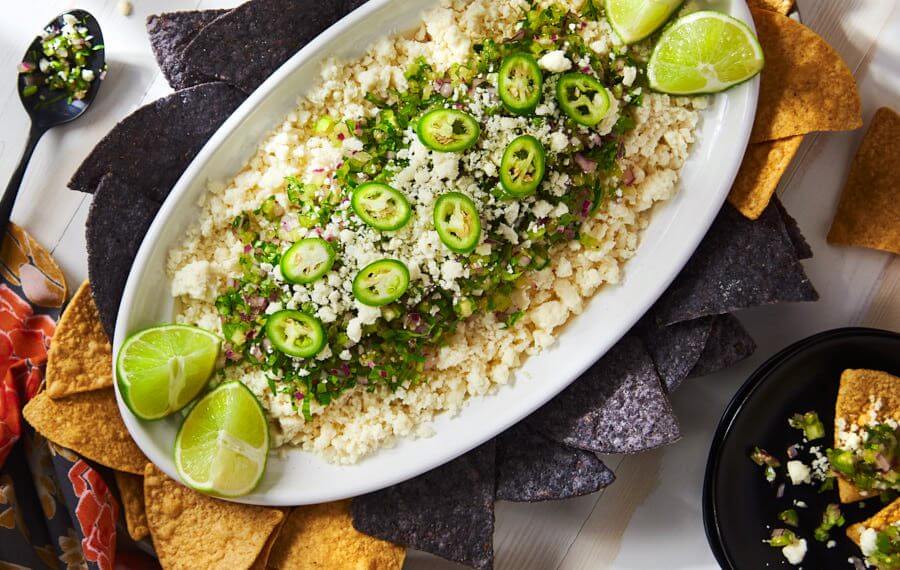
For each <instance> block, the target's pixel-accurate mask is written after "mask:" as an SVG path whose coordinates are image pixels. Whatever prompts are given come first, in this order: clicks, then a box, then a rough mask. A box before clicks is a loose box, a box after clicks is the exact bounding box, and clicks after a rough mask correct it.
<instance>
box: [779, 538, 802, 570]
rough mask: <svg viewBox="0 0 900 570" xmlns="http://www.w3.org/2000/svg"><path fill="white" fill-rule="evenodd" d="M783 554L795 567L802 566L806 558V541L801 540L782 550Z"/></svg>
mask: <svg viewBox="0 0 900 570" xmlns="http://www.w3.org/2000/svg"><path fill="white" fill-rule="evenodd" d="M781 553H782V554H784V557H785V558H787V561H788V562H790V563H791V564H793V565H794V566H796V565H798V564H800V563H801V562H803V559H804V558H806V539H805V538H801V539H800V540H798V541H797V542H796V543H794V544H789V545H787V546H785V547H784V548H782V549H781Z"/></svg>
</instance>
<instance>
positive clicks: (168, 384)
mask: <svg viewBox="0 0 900 570" xmlns="http://www.w3.org/2000/svg"><path fill="white" fill-rule="evenodd" d="M221 344H222V340H221V339H220V338H219V337H217V336H216V335H214V334H212V333H211V332H207V331H205V330H203V329H199V328H196V327H188V326H183V325H166V326H161V327H155V328H152V329H146V330H143V331H140V332H138V333H135V334H133V335H131V336H130V337H129V338H128V340H126V341H125V344H123V345H122V348H121V349H120V350H119V357H118V361H117V362H116V376H117V377H118V382H119V391H120V392H121V394H122V399H124V400H125V404H126V405H128V407H129V408H130V409H131V411H132V412H133V413H134V415H136V416H137V417H139V418H141V419H143V420H158V419H160V418H164V417H166V416H168V415H169V414H172V413H174V412H177V411H178V410H180V409H181V408H183V407H185V406H186V405H188V404H189V403H190V402H191V400H193V399H194V398H196V397H197V394H199V393H200V391H201V390H202V389H203V388H204V387H205V386H206V383H207V381H208V380H209V377H210V376H212V373H213V372H214V371H215V368H216V360H217V359H218V357H219V346H220V345H221Z"/></svg>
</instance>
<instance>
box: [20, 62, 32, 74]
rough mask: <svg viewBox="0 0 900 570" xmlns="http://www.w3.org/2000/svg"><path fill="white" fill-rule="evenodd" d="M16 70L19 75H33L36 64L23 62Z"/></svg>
mask: <svg viewBox="0 0 900 570" xmlns="http://www.w3.org/2000/svg"><path fill="white" fill-rule="evenodd" d="M16 70H17V71H18V72H19V73H31V72H32V71H34V70H35V67H34V64H33V63H31V62H30V61H23V62H21V63H19V65H17V66H16Z"/></svg>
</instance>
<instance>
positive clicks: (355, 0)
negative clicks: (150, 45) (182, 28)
mask: <svg viewBox="0 0 900 570" xmlns="http://www.w3.org/2000/svg"><path fill="white" fill-rule="evenodd" d="M363 3H364V0H320V1H318V2H309V1H306V2H303V1H300V0H250V1H249V2H246V3H244V4H241V5H240V6H238V7H237V8H235V9H234V10H231V11H230V12H228V13H227V14H225V15H223V16H220V17H219V18H216V20H215V21H213V22H212V23H210V24H209V25H207V26H206V27H204V28H203V29H202V30H200V32H199V33H198V34H197V35H196V36H195V37H194V38H193V40H192V41H191V42H190V43H189V44H188V45H187V47H186V48H185V49H184V53H183V54H182V55H183V57H182V61H183V62H184V65H185V66H186V67H187V68H189V69H191V70H192V71H193V72H195V73H200V74H202V75H204V76H207V77H213V78H216V79H219V80H221V81H224V82H226V83H229V84H231V85H234V86H235V87H238V88H239V89H242V90H243V91H245V92H246V93H251V92H253V91H254V90H255V89H256V88H257V87H259V86H260V84H261V83H262V82H263V81H265V80H266V79H267V78H268V77H269V76H270V75H271V74H272V73H273V72H274V71H275V70H276V69H278V68H279V67H281V65H282V64H283V63H284V62H286V61H287V60H288V59H290V57H291V56H292V55H294V54H295V53H297V52H298V51H300V49H301V48H303V46H305V45H306V44H307V43H309V42H310V41H311V40H313V39H314V38H315V37H316V36H318V35H319V34H321V33H322V32H324V31H325V30H326V29H328V28H329V27H330V26H331V25H332V24H334V23H335V22H337V21H338V20H340V19H341V18H343V17H344V16H345V15H347V14H349V13H350V12H351V11H353V10H354V9H356V8H357V7H358V6H360V5H361V4H363Z"/></svg>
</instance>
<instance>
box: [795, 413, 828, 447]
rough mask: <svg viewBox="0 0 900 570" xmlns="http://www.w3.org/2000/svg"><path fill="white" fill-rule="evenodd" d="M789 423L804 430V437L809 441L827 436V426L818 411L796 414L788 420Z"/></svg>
mask: <svg viewBox="0 0 900 570" xmlns="http://www.w3.org/2000/svg"><path fill="white" fill-rule="evenodd" d="M788 424H789V425H790V426H791V427H792V428H795V429H799V430H803V437H805V438H806V439H807V440H809V441H813V440H815V439H819V438H822V437H825V426H824V425H822V420H820V419H819V414H817V413H816V412H806V413H805V414H794V415H793V416H791V418H790V419H789V420H788Z"/></svg>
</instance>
